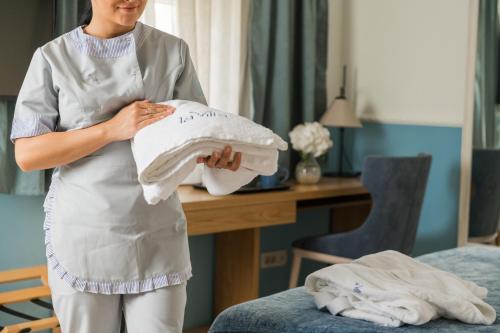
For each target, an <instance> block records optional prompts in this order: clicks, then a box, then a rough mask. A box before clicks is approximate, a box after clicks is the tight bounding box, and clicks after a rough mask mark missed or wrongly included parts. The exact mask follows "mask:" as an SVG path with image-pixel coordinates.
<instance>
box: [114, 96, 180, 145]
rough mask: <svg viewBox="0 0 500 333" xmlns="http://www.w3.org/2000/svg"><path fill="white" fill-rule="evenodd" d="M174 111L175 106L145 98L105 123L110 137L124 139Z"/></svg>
mask: <svg viewBox="0 0 500 333" xmlns="http://www.w3.org/2000/svg"><path fill="white" fill-rule="evenodd" d="M174 111H175V108H174V107H173V106H170V105H164V104H157V103H151V102H149V100H147V99H145V100H142V101H135V102H132V103H130V104H129V105H127V106H125V107H123V108H122V109H121V110H120V111H119V112H118V113H117V114H116V115H115V116H114V117H113V118H111V119H110V120H107V121H105V122H104V123H105V125H106V128H107V132H108V135H109V139H110V140H111V141H122V140H127V139H130V138H132V137H133V136H134V135H135V134H136V133H137V132H138V131H139V130H140V129H141V128H143V127H145V126H148V125H150V124H152V123H154V122H157V121H158V120H161V119H163V118H165V117H167V116H169V115H171V114H172V113H174Z"/></svg>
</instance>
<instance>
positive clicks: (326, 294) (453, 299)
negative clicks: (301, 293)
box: [305, 251, 496, 327]
mask: <svg viewBox="0 0 500 333" xmlns="http://www.w3.org/2000/svg"><path fill="white" fill-rule="evenodd" d="M305 287H306V290H307V291H308V292H309V293H310V294H312V295H313V296H314V300H315V303H316V305H317V307H318V308H319V309H323V308H326V309H328V310H329V311H330V312H331V313H332V314H334V315H336V314H340V315H343V316H346V317H351V318H356V319H364V320H368V321H372V322H375V323H377V324H380V325H383V326H394V327H397V326H401V325H403V324H405V323H406V324H413V325H422V324H425V323H426V322H428V321H430V320H432V319H436V318H438V317H445V318H449V319H458V320H460V321H462V322H465V323H469V324H485V325H491V324H492V323H493V322H494V321H495V318H496V312H495V309H494V308H493V307H491V306H490V305H489V304H487V303H485V302H484V301H483V299H484V298H485V297H486V294H487V290H486V288H483V287H479V286H478V285H476V284H475V283H473V282H470V281H465V280H462V279H460V278H458V277H457V276H455V275H453V274H451V273H448V272H445V271H442V270H439V269H436V268H433V267H431V266H429V265H426V264H424V263H421V262H419V261H417V260H414V259H412V258H410V257H408V256H406V255H404V254H402V253H399V252H396V251H383V252H379V253H376V254H372V255H367V256H364V257H361V258H359V259H357V260H355V261H353V262H352V263H348V264H337V265H332V266H329V267H326V268H323V269H320V270H318V271H316V272H313V273H311V274H310V275H308V276H307V278H306V282H305Z"/></svg>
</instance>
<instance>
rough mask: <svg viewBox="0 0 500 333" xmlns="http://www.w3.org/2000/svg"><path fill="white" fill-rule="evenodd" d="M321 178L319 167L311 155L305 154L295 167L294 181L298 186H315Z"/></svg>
mask: <svg viewBox="0 0 500 333" xmlns="http://www.w3.org/2000/svg"><path fill="white" fill-rule="evenodd" d="M320 178H321V166H320V165H319V163H318V161H317V160H316V158H315V157H314V155H313V154H306V155H305V156H303V158H302V159H301V160H300V161H299V163H297V165H296V167H295V179H296V180H297V182H299V183H300V184H316V183H317V182H318V181H319V179H320Z"/></svg>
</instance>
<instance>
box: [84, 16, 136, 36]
mask: <svg viewBox="0 0 500 333" xmlns="http://www.w3.org/2000/svg"><path fill="white" fill-rule="evenodd" d="M135 24H136V22H134V23H133V24H132V25H131V26H127V25H119V24H116V23H114V22H103V21H98V20H95V19H92V20H91V21H90V23H89V24H88V25H86V26H84V27H83V31H84V32H85V33H86V34H89V35H92V36H94V37H97V38H102V39H106V38H113V37H117V36H120V35H123V34H126V33H127V32H129V31H132V30H134V27H135Z"/></svg>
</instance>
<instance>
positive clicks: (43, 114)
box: [10, 48, 59, 143]
mask: <svg viewBox="0 0 500 333" xmlns="http://www.w3.org/2000/svg"><path fill="white" fill-rule="evenodd" d="M58 117H59V111H58V100H57V92H56V91H55V89H54V86H53V83H52V71H51V68H50V65H49V63H48V62H47V60H46V59H45V57H44V56H43V54H42V51H41V49H40V48H37V49H36V51H35V53H34V54H33V57H32V58H31V62H30V64H29V67H28V71H27V73H26V76H25V77H24V80H23V83H22V85H21V89H20V90H19V94H18V97H17V100H16V105H15V109H14V117H13V119H12V129H11V133H10V140H11V142H12V143H14V140H15V139H17V138H22V137H31V136H37V135H42V134H45V133H49V132H53V131H54V130H55V128H56V125H57V120H58Z"/></svg>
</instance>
